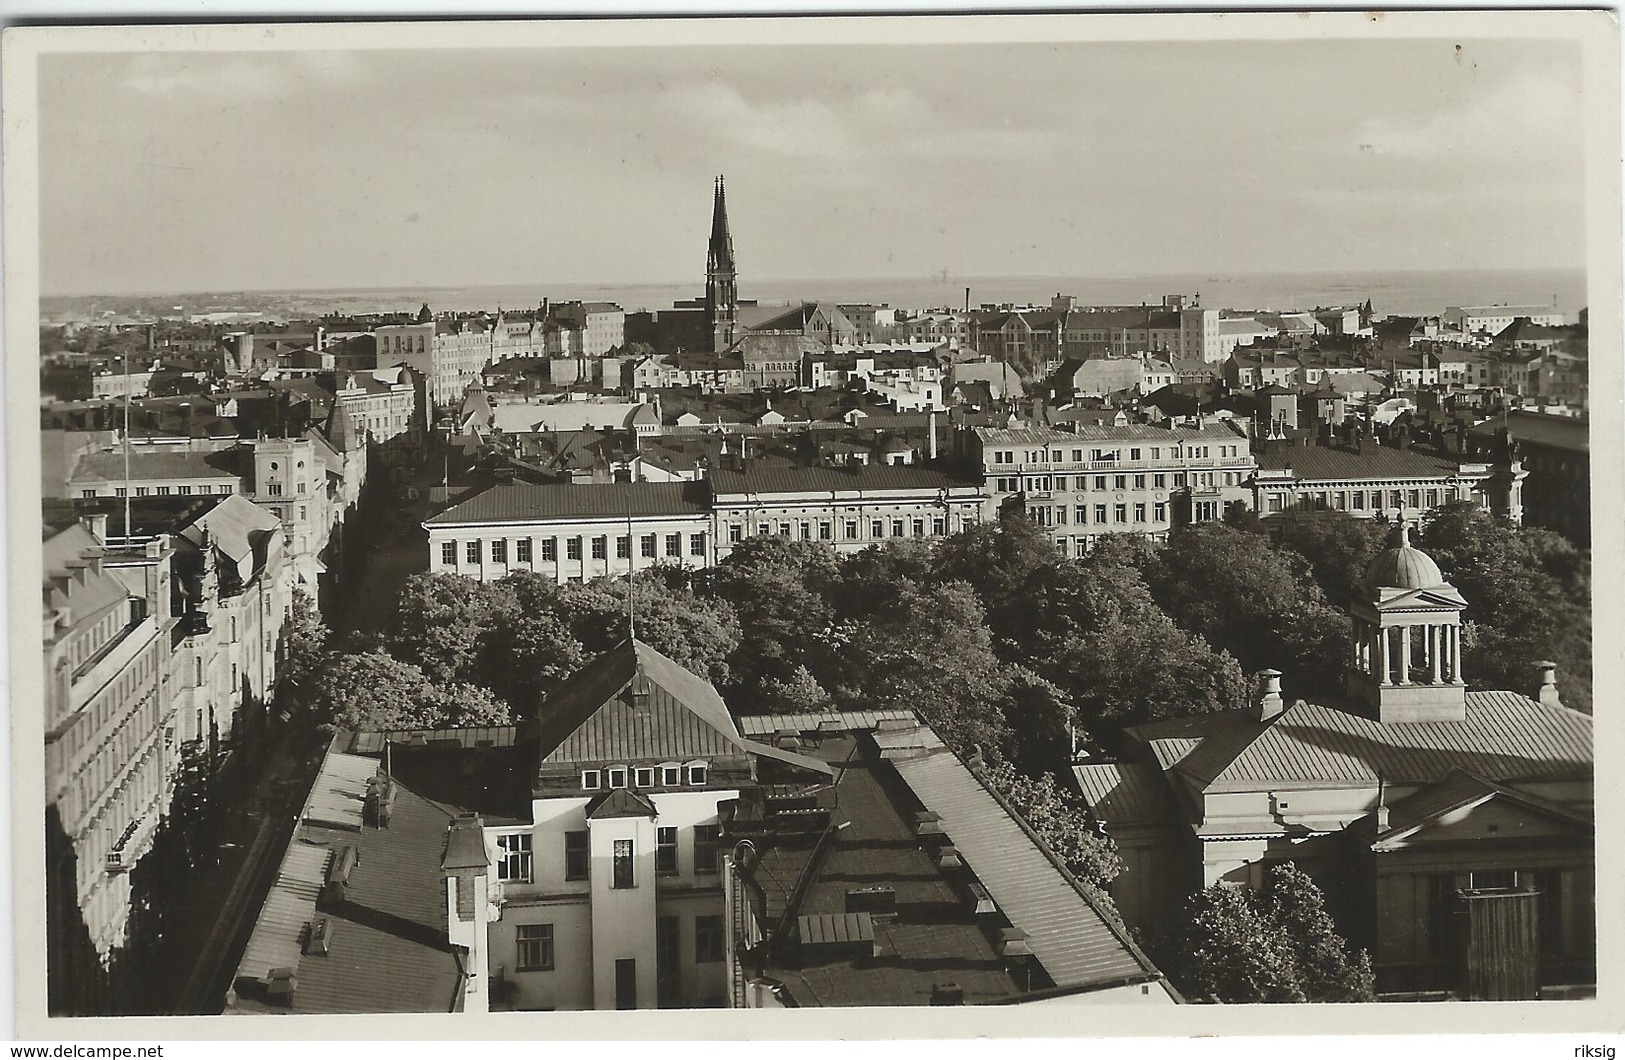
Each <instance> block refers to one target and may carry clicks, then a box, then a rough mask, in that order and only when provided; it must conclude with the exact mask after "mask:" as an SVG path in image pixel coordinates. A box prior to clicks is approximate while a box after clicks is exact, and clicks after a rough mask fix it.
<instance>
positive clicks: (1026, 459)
mask: <svg viewBox="0 0 1625 1060" xmlns="http://www.w3.org/2000/svg"><path fill="white" fill-rule="evenodd" d="M1088 453H1089V459H1090V460H1122V459H1123V458H1124V457H1123V448H1122V447H1117V448H1112V449H1104V448H1102V449H1090V450H1088ZM1146 453H1150V456H1149V457H1147V456H1145V455H1144V454H1146ZM1083 454H1084V450H1082V449H1074V450H1072V460H1071V462H1072V463H1074V464H1081V463H1083V459H1084V457H1083ZM1210 455H1211V456H1216V457H1232V456H1240V455H1241V446H1240V445H1239V444H1238V445H1214V446H1207V445H1187V446H1185V451H1184V453H1183V454H1181V453H1180V450H1179V447H1178V446H1169V447H1168V458H1169V459H1170V460H1181V459H1186V460H1204V459H1206V458H1207V457H1209V456H1210ZM1128 459H1129V460H1143V459H1149V460H1161V459H1162V446H1160V445H1152V446H1146V447H1144V448H1142V447H1140V446H1130V447H1128ZM1021 460H1022V462H1023V463H1026V464H1059V463H1063V462H1065V461H1066V450H1065V449H1028V450H1025V451H1023V452H1022V454H1021ZM993 462H994V463H995V464H1014V463H1015V462H1016V452H1015V450H1013V449H995V450H994V451H993Z"/></svg>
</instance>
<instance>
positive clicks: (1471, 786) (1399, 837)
mask: <svg viewBox="0 0 1625 1060" xmlns="http://www.w3.org/2000/svg"><path fill="white" fill-rule="evenodd" d="M1372 823H1373V831H1376V833H1377V834H1375V836H1374V837H1373V839H1372V843H1371V849H1372V850H1373V851H1375V852H1379V853H1382V852H1391V851H1399V850H1415V849H1428V848H1433V847H1437V846H1440V845H1443V844H1452V845H1454V844H1459V843H1467V842H1472V843H1485V842H1496V841H1503V842H1517V841H1523V842H1528V841H1538V840H1545V841H1554V840H1559V841H1560V840H1573V841H1576V842H1589V841H1590V840H1591V839H1592V837H1593V836H1594V835H1595V825H1594V823H1593V821H1592V819H1591V818H1590V816H1589V815H1587V814H1585V813H1583V812H1581V811H1578V810H1576V809H1573V808H1571V807H1568V806H1564V805H1561V804H1558V803H1555V802H1552V801H1550V800H1548V799H1543V798H1541V797H1539V796H1536V795H1531V794H1529V793H1527V792H1523V791H1518V790H1517V789H1515V788H1510V787H1505V786H1502V785H1499V784H1495V783H1492V782H1490V781H1487V780H1484V779H1482V778H1481V777H1478V776H1475V775H1473V774H1471V773H1467V772H1465V771H1458V772H1456V773H1454V774H1452V775H1451V776H1450V777H1448V778H1447V779H1445V780H1444V781H1441V782H1440V783H1438V784H1434V785H1431V786H1429V787H1426V788H1423V789H1422V790H1421V791H1418V792H1416V793H1415V794H1414V795H1411V796H1408V797H1407V798H1405V799H1402V800H1400V801H1399V802H1397V803H1395V804H1394V805H1393V806H1392V807H1391V808H1390V809H1389V815H1388V822H1387V823H1388V827H1387V828H1386V829H1382V830H1380V831H1377V829H1376V828H1375V821H1374V820H1373V822H1372Z"/></svg>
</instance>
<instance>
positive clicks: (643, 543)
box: [440, 533, 705, 567]
mask: <svg viewBox="0 0 1625 1060" xmlns="http://www.w3.org/2000/svg"><path fill="white" fill-rule="evenodd" d="M582 540H583V539H582V538H579V537H567V538H565V539H564V555H565V558H566V559H571V560H579V559H580V558H581V551H582V544H581V543H582ZM586 540H587V541H589V542H590V544H589V545H588V547H589V548H590V549H591V550H592V558H593V559H608V558H609V540H610V539H609V538H608V537H593V538H587V539H586ZM540 543H541V548H540V549H539V550H538V549H536V548H535V544H536V542H535V541H534V540H533V539H531V538H528V537H521V538H519V539H518V540H516V541H515V542H514V549H513V552H514V562H516V563H531V562H534V557H535V555H536V553H537V552H538V551H539V552H540V553H541V560H542V562H543V563H556V562H558V558H559V539H558V538H555V537H544V538H542V539H541V542H540ZM662 546H664V553H663V554H664V556H665V558H667V559H677V558H679V557H681V556H682V554H683V535H682V534H681V533H671V534H665V535H660V534H644V535H642V536H641V537H640V538H639V539H638V554H639V555H640V556H641V557H642V558H644V559H659V558H660V557H661V555H662V552H661V549H662ZM485 554H486V549H485V542H484V541H481V540H478V539H475V540H472V541H465V542H463V559H464V561H465V562H467V563H483V562H485ZM688 554H689V555H690V556H696V557H700V558H704V556H705V534H703V533H699V534H689V535H688ZM490 555H491V562H492V563H507V562H508V540H507V539H506V538H497V539H496V540H494V541H492V542H491V548H490ZM615 558H616V559H631V558H632V538H631V536H630V535H627V534H622V535H621V536H620V537H617V538H616V539H615ZM440 562H441V564H442V565H444V566H448V567H449V566H455V565H456V563H457V542H455V541H442V542H440Z"/></svg>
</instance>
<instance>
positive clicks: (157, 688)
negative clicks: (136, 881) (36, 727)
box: [42, 523, 179, 971]
mask: <svg viewBox="0 0 1625 1060" xmlns="http://www.w3.org/2000/svg"><path fill="white" fill-rule="evenodd" d="M131 551H132V552H133V554H132V555H129V556H123V555H121V550H120V549H117V548H109V546H108V545H107V544H106V543H105V542H104V541H103V540H101V539H99V538H98V537H97V536H96V535H95V534H94V533H93V532H92V531H91V529H90V528H89V527H87V526H85V525H82V524H77V523H76V524H73V525H71V526H68V527H67V528H65V529H63V530H61V531H60V532H58V533H56V534H54V535H53V536H51V537H50V538H48V539H47V540H46V541H45V554H44V562H45V566H44V572H45V581H44V592H45V601H44V603H45V612H44V675H45V684H44V689H43V693H44V695H43V703H42V706H43V708H44V720H45V796H46V800H47V804H48V805H50V806H52V807H54V808H55V811H56V816H57V819H58V821H59V822H60V825H61V828H62V831H63V833H64V834H65V836H66V839H67V853H69V854H70V855H71V872H72V875H71V876H69V864H67V863H64V862H58V863H53V864H50V865H48V866H47V878H48V885H47V886H48V888H49V889H50V890H51V891H52V892H53V893H52V894H51V895H50V904H51V911H52V913H53V914H54V915H53V916H52V917H51V918H50V922H49V923H48V925H47V927H48V933H49V934H50V935H51V936H52V938H54V939H62V938H64V937H65V932H67V931H69V930H71V925H69V924H67V923H65V921H67V920H69V919H71V913H70V912H69V910H71V909H72V908H74V907H77V911H78V914H79V917H80V919H82V921H83V924H84V927H85V929H86V930H87V932H88V933H89V936H90V940H91V942H92V943H93V945H94V947H95V950H96V953H97V954H98V955H99V956H100V957H101V958H102V959H103V960H106V959H107V958H108V957H109V955H110V954H111V952H112V951H113V950H114V949H115V948H117V947H120V946H122V945H123V944H124V942H125V940H126V937H127V934H128V931H129V927H130V916H131V888H130V876H129V873H130V870H131V869H132V868H133V867H134V866H135V865H136V864H137V863H138V862H140V860H141V859H142V858H143V857H144V856H145V855H146V854H147V852H148V851H149V850H150V849H151V847H152V842H153V839H154V837H155V835H156V833H157V830H158V826H159V824H160V823H161V821H162V820H163V817H164V814H165V813H166V811H167V810H168V807H169V801H170V796H171V794H172V780H173V776H174V770H175V765H176V762H177V760H178V753H179V739H178V733H177V732H176V718H175V714H176V707H175V697H174V696H173V694H172V693H173V686H172V676H171V670H170V638H171V633H172V630H173V627H174V626H175V623H176V620H175V618H174V617H172V615H171V613H170V582H169V573H170V561H171V559H172V555H173V546H172V544H171V542H170V541H169V539H168V538H167V537H162V536H160V537H157V538H153V539H151V540H149V541H146V542H143V543H141V544H139V545H136V546H134V547H133V549H132V550H131ZM115 559H124V560H126V561H127V562H125V563H124V564H123V565H122V566H120V567H114V566H113V565H112V563H111V561H113V560H115ZM52 952H54V953H58V954H63V953H66V952H68V949H67V947H65V946H64V947H58V948H55V949H53V951H52ZM87 971H88V970H87Z"/></svg>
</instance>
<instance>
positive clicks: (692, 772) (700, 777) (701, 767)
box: [688, 762, 709, 788]
mask: <svg viewBox="0 0 1625 1060" xmlns="http://www.w3.org/2000/svg"><path fill="white" fill-rule="evenodd" d="M708 772H709V770H708V769H707V768H706V765H705V763H704V762H695V763H691V764H690V765H689V767H688V782H689V784H690V785H692V786H693V787H697V788H698V787H704V786H705V780H706V776H707V774H708Z"/></svg>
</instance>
